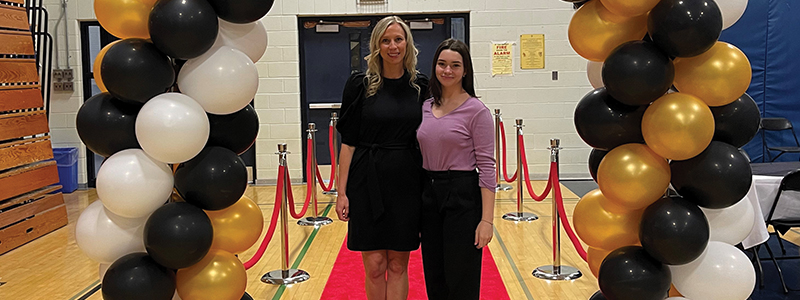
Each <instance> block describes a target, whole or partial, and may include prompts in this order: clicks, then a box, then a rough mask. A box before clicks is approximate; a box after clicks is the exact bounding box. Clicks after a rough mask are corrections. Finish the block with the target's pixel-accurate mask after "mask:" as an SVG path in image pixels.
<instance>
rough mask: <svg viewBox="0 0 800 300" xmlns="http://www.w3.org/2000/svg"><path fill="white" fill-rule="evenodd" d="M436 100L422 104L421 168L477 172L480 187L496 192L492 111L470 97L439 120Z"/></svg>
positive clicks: (429, 100) (431, 99)
mask: <svg viewBox="0 0 800 300" xmlns="http://www.w3.org/2000/svg"><path fill="white" fill-rule="evenodd" d="M432 105H433V98H430V99H428V100H426V101H425V103H423V104H422V124H420V126H419V129H417V140H418V141H419V147H420V150H421V151H422V167H423V168H425V170H428V171H447V170H458V171H470V170H475V169H476V168H477V169H478V172H479V173H480V176H479V177H480V186H481V187H484V188H487V189H489V190H491V191H492V192H494V190H495V187H496V185H497V179H496V178H495V160H494V155H493V154H494V121H493V120H492V114H491V112H489V108H487V107H486V105H484V104H483V102H481V100H479V99H478V98H475V97H470V98H469V99H467V101H465V102H464V103H463V104H461V106H459V107H457V108H456V109H454V110H453V111H451V112H450V113H448V114H446V115H444V116H442V117H440V118H437V117H436V116H434V115H433V111H432V110H431V108H432Z"/></svg>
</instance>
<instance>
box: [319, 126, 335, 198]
mask: <svg viewBox="0 0 800 300" xmlns="http://www.w3.org/2000/svg"><path fill="white" fill-rule="evenodd" d="M338 123H339V115H338V114H337V113H336V112H332V113H331V122H330V124H329V125H330V128H331V130H330V132H328V134H331V135H333V157H331V168H333V166H336V168H337V169H338V168H339V132H338V131H336V124H338ZM331 180H333V182H339V172H338V171H337V172H336V173H334V174H333V178H331ZM322 194H323V195H331V196H336V195H338V194H339V193H337V192H336V184H335V183H331V190H330V191H327V192H322Z"/></svg>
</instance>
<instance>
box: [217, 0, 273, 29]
mask: <svg viewBox="0 0 800 300" xmlns="http://www.w3.org/2000/svg"><path fill="white" fill-rule="evenodd" d="M208 2H209V3H211V6H213V7H214V10H215V11H216V12H217V15H218V16H219V17H220V18H221V19H223V20H225V21H228V22H233V23H240V24H243V23H250V22H255V21H258V19H261V17H263V16H264V15H266V14H267V13H268V12H269V10H270V9H272V4H274V3H275V0H209V1H208Z"/></svg>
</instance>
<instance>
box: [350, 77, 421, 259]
mask: <svg viewBox="0 0 800 300" xmlns="http://www.w3.org/2000/svg"><path fill="white" fill-rule="evenodd" d="M417 76H418V77H417V80H416V83H417V85H419V86H420V91H421V92H418V91H417V90H416V89H415V88H414V87H412V86H411V84H410V83H409V78H410V75H409V74H408V72H406V73H405V75H403V77H401V78H399V79H387V78H383V85H382V86H381V88H380V89H379V90H378V93H377V94H375V95H373V96H371V97H368V98H367V97H366V81H365V78H364V77H365V75H364V74H363V73H358V74H354V75H352V76H350V78H349V79H348V81H347V84H346V85H345V88H344V93H343V96H342V108H341V111H342V116H341V118H340V119H339V123H338V126H337V129H338V130H339V132H340V133H341V134H342V143H343V144H346V145H349V146H354V147H356V149H355V152H354V153H353V158H352V161H351V162H350V171H349V175H348V179H347V189H346V193H347V198H348V199H349V201H350V213H349V217H350V221H349V223H348V235H347V237H348V239H347V248H348V249H350V250H353V251H372V250H384V249H385V250H394V251H412V250H416V249H417V248H418V247H419V232H420V231H419V230H420V214H421V203H422V200H421V199H422V188H421V186H422V182H421V180H422V174H423V173H422V172H423V171H422V156H421V155H420V152H419V148H418V147H417V143H416V130H417V128H418V127H419V124H420V123H421V122H422V109H421V105H422V102H423V100H424V98H425V97H426V96H427V91H428V79H427V77H425V75H423V74H421V73H420V74H419V75H417Z"/></svg>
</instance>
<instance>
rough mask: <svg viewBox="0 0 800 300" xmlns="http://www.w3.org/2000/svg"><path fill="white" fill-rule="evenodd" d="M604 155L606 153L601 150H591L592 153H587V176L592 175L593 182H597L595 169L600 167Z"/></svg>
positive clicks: (606, 152)
mask: <svg viewBox="0 0 800 300" xmlns="http://www.w3.org/2000/svg"><path fill="white" fill-rule="evenodd" d="M606 154H608V151H607V150H603V149H592V152H591V153H589V174H591V175H592V179H594V181H595V182H597V168H599V167H600V162H601V161H603V157H606Z"/></svg>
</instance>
